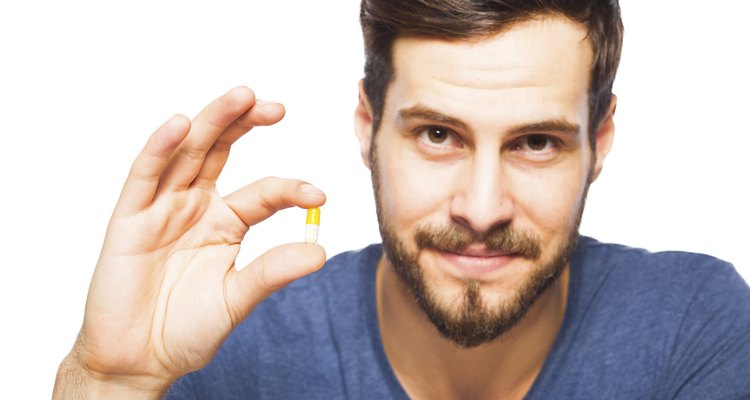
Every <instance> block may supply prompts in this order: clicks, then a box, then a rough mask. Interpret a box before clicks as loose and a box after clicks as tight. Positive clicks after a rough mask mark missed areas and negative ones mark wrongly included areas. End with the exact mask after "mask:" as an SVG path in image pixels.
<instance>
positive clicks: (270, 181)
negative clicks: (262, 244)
mask: <svg viewBox="0 0 750 400" xmlns="http://www.w3.org/2000/svg"><path fill="white" fill-rule="evenodd" d="M224 200H225V201H226V203H227V205H228V206H229V208H231V209H232V211H234V213H235V214H237V216H238V217H239V218H240V219H241V220H242V222H244V223H245V225H247V226H252V225H255V224H257V223H259V222H261V221H263V220H265V219H266V218H268V217H270V216H271V215H273V214H274V213H276V212H277V211H279V210H283V209H285V208H289V207H294V206H297V207H302V208H310V207H319V206H322V205H323V203H325V201H326V196H325V194H324V193H323V192H322V191H321V190H320V189H318V188H316V187H315V186H313V185H311V184H309V183H307V182H304V181H300V180H296V179H282V178H276V177H268V178H263V179H261V180H259V181H256V182H254V183H251V184H249V185H247V186H245V187H243V188H242V189H240V190H238V191H236V192H234V193H232V194H230V195H228V196H226V197H225V198H224Z"/></svg>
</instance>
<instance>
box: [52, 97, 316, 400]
mask: <svg viewBox="0 0 750 400" xmlns="http://www.w3.org/2000/svg"><path fill="white" fill-rule="evenodd" d="M283 115H284V108H283V106H281V105H280V104H276V103H263V102H260V101H256V100H255V95H254V94H253V92H252V91H251V90H250V89H247V88H244V87H240V88H235V89H232V90H231V91H229V92H228V93H226V94H225V95H224V96H222V97H220V98H218V99H216V100H215V101H213V102H212V103H211V104H209V105H208V106H207V107H206V108H205V109H203V111H201V113H200V114H199V115H198V116H197V117H196V118H195V119H194V120H193V121H192V123H191V121H190V120H189V119H187V118H186V117H184V116H179V115H178V116H175V117H173V118H171V119H170V120H169V121H167V122H166V123H165V124H164V125H162V126H161V127H160V128H159V129H157V130H156V131H155V132H154V133H153V134H152V135H151V137H150V138H149V140H148V142H147V143H146V146H145V147H144V148H143V150H142V151H141V153H140V154H139V155H138V157H137V158H136V160H135V162H134V163H133V166H132V168H131V171H130V174H129V176H128V178H127V181H126V182H125V185H124V187H123V190H122V194H121V196H120V199H119V201H118V204H117V206H116V208H115V211H114V214H113V216H112V219H111V221H110V224H109V227H108V229H107V235H106V238H105V241H104V245H103V248H102V253H101V255H100V258H99V261H98V263H97V266H96V270H95V272H94V277H93V279H92V282H91V287H90V289H89V296H88V300H87V303H86V313H85V317H84V322H83V326H82V328H81V332H80V334H79V336H78V339H77V341H76V344H75V346H74V348H73V350H72V351H71V353H70V355H68V357H67V358H66V359H65V360H64V361H63V364H62V365H61V368H60V371H59V372H58V378H57V383H56V387H55V397H56V398H73V396H83V397H85V396H86V395H90V396H93V395H94V393H97V394H96V396H97V398H103V397H106V395H107V394H110V395H121V396H127V397H128V398H135V397H139V396H140V397H144V398H158V397H159V396H160V393H161V392H163V390H165V389H166V388H167V387H168V386H169V384H170V383H171V382H172V381H173V380H174V379H176V378H177V377H179V376H181V375H183V374H185V373H187V372H190V371H193V370H196V369H199V368H201V367H203V366H204V365H206V364H207V363H208V362H209V361H210V360H211V358H212V357H213V356H214V354H215V353H216V351H217V350H218V348H219V346H220V345H221V343H222V341H223V340H224V339H225V338H226V337H227V335H228V334H229V333H230V332H231V330H232V329H233V328H234V327H235V326H237V324H239V323H240V322H241V321H242V320H243V319H245V317H247V315H248V314H249V313H250V312H251V311H252V309H253V307H255V305H257V304H258V303H259V302H261V301H262V300H263V299H264V298H265V297H267V296H268V295H269V294H271V293H272V292H273V291H275V290H277V289H279V288H281V287H283V286H284V285H286V284H288V283H289V282H291V281H293V280H294V279H297V278H299V277H301V276H304V275H306V274H309V273H311V272H313V271H316V270H317V269H319V268H320V267H321V266H322V265H323V263H324V262H325V252H324V250H323V249H322V248H321V247H320V246H318V245H313V244H304V243H297V244H286V245H282V246H279V247H276V248H274V249H272V250H270V251H268V252H267V253H265V254H263V255H262V256H260V257H259V258H257V259H256V260H254V261H253V262H251V263H250V264H249V265H248V266H247V267H246V268H244V269H242V270H240V271H238V270H237V269H235V264H234V262H235V258H236V257H237V254H238V252H239V249H240V242H241V241H242V239H243V237H244V235H245V233H246V232H247V230H248V228H249V227H250V226H252V225H255V224H257V223H259V222H261V221H263V220H264V219H266V218H268V217H270V216H271V215H273V214H274V213H275V212H276V211H278V210H280V209H283V208H287V207H292V206H298V207H303V208H307V207H314V206H320V205H321V204H323V203H324V202H325V195H324V194H323V193H322V192H320V191H319V190H318V189H316V188H314V187H313V186H311V185H309V184H307V183H304V182H301V181H297V180H288V179H280V178H266V179H263V180H260V181H257V182H255V183H252V184H250V185H248V186H246V187H244V188H242V189H240V190H238V191H236V192H235V193H232V194H230V195H228V196H226V197H224V198H222V197H221V196H220V195H219V194H218V193H217V192H216V188H215V183H216V179H217V178H218V176H219V174H220V173H221V170H222V168H223V167H224V164H225V163H226V160H227V157H228V155H229V149H230V147H231V145H232V144H233V143H234V142H235V141H236V140H237V139H239V138H240V137H241V136H242V135H244V134H245V133H246V132H247V131H249V130H250V129H251V128H253V127H255V126H260V125H271V124H274V123H276V122H278V121H279V120H280V119H281V118H282V117H283Z"/></svg>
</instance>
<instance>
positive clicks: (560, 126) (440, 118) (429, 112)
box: [398, 104, 581, 136]
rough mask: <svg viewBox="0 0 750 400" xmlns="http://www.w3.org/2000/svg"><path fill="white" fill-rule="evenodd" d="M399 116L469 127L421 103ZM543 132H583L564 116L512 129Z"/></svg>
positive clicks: (513, 132)
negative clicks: (563, 117)
mask: <svg viewBox="0 0 750 400" xmlns="http://www.w3.org/2000/svg"><path fill="white" fill-rule="evenodd" d="M398 117H399V119H401V120H408V119H425V120H428V121H434V122H437V123H441V124H446V125H450V126H453V127H456V128H459V129H467V125H466V123H464V122H463V121H461V120H460V119H458V118H455V117H451V116H450V115H447V114H445V113H442V112H440V111H437V110H433V109H431V108H429V107H426V106H424V105H421V104H417V105H415V106H412V107H409V108H404V109H402V110H400V111H399V112H398ZM541 132H556V133H562V134H567V135H572V136H576V135H579V134H580V133H581V126H580V125H578V124H575V123H572V122H569V121H566V120H564V119H562V118H552V119H548V120H543V121H538V122H531V123H525V124H521V125H517V126H514V127H512V128H511V129H510V134H513V135H518V134H524V133H541Z"/></svg>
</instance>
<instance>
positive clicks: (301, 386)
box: [172, 245, 381, 399]
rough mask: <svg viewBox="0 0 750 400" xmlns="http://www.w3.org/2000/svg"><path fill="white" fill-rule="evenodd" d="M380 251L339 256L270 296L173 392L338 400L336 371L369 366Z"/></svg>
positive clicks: (345, 379)
mask: <svg viewBox="0 0 750 400" xmlns="http://www.w3.org/2000/svg"><path fill="white" fill-rule="evenodd" d="M380 254H381V248H380V246H379V245H371V246H368V247H366V248H364V249H361V250H357V251H349V252H346V253H342V254H339V255H337V256H335V257H333V258H331V259H330V260H328V261H327V262H326V264H325V265H324V266H323V268H322V269H321V270H320V271H318V272H316V273H314V274H311V275H308V276H306V277H304V278H301V279H299V280H297V281H295V282H293V283H291V284H289V285H288V286H287V287H285V288H284V289H282V290H280V291H278V292H276V293H274V294H273V295H271V296H270V297H269V298H268V299H266V300H265V301H263V302H262V303H261V304H259V305H258V306H257V307H256V308H255V310H253V312H252V313H251V314H250V316H249V317H248V318H247V319H246V320H245V321H244V322H242V323H241V324H240V325H239V326H238V327H237V328H236V329H235V330H234V331H233V332H232V334H231V335H230V336H229V337H228V338H227V340H226V341H225V342H224V344H223V345H222V346H221V348H220V349H219V352H218V353H217V354H216V357H215V358H214V359H213V360H212V361H211V363H209V365H208V366H206V367H205V368H204V369H202V370H200V371H198V372H196V373H193V374H191V375H188V376H186V377H185V378H183V379H182V380H181V381H179V382H178V384H176V385H175V386H174V387H173V388H172V393H178V392H180V391H182V392H186V393H194V394H196V396H197V397H198V398H206V399H210V398H217V399H218V398H248V397H250V398H303V397H304V398H337V397H345V396H343V395H342V392H341V391H342V390H343V389H342V388H343V387H344V386H345V385H346V384H349V385H351V383H350V382H349V381H350V380H351V377H350V376H348V375H347V374H346V373H343V372H342V373H336V372H341V371H343V370H342V367H343V364H347V365H358V363H362V364H365V363H366V364H368V365H370V366H372V365H373V364H374V363H373V362H371V359H373V358H374V357H375V356H374V355H372V351H371V349H372V348H374V346H373V345H372V343H373V341H374V340H373V333H372V330H373V329H374V327H373V326H371V325H372V321H375V320H376V318H375V317H374V315H375V312H374V310H375V305H374V289H373V288H374V276H375V270H376V267H377V262H378V260H379V258H380ZM371 369H372V370H374V369H373V368H371ZM374 374H375V372H372V373H371V375H374ZM367 376H369V375H367ZM174 398H177V397H174Z"/></svg>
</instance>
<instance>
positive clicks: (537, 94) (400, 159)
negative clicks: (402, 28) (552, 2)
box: [358, 17, 611, 347]
mask: <svg viewBox="0 0 750 400" xmlns="http://www.w3.org/2000/svg"><path fill="white" fill-rule="evenodd" d="M585 36H586V31H585V28H584V27H583V26H581V25H578V24H575V23H573V22H571V21H569V20H567V19H564V18H552V17H551V18H547V19H542V20H532V21H528V22H524V23H521V24H518V25H516V26H515V27H514V28H512V29H510V30H509V31H506V32H504V33H502V34H500V35H497V36H493V37H491V38H487V39H481V40H480V39H477V40H473V41H459V40H456V41H442V40H435V39H423V38H407V37H402V38H399V39H397V40H396V42H395V43H394V47H393V67H394V72H395V75H394V78H393V80H392V82H391V84H390V86H389V87H388V93H387V97H386V101H385V106H384V110H383V116H382V121H381V126H380V128H379V131H378V132H377V134H376V136H375V138H374V141H372V142H371V141H370V139H371V132H368V123H369V121H371V120H368V118H367V117H366V116H365V117H363V116H362V115H366V114H367V113H360V112H358V135H359V137H360V141H361V143H362V146H363V155H364V156H365V161H366V162H367V163H368V164H369V165H370V167H371V169H372V171H373V180H374V187H375V192H376V201H377V207H378V218H379V222H380V227H381V234H382V236H383V243H384V246H385V252H386V255H387V259H386V265H388V263H390V265H391V266H392V267H393V268H394V270H395V271H396V272H397V273H398V275H399V276H400V277H401V279H402V281H403V282H404V283H405V284H406V287H409V288H410V290H411V292H412V294H413V295H414V296H415V297H416V299H417V302H418V303H419V304H420V306H421V307H422V309H423V310H424V311H425V312H426V313H427V315H428V317H429V318H430V319H431V320H432V322H433V323H434V324H435V325H436V327H437V328H438V330H439V331H440V332H441V333H442V334H443V335H444V336H446V337H448V338H450V339H452V340H454V341H455V342H457V343H458V344H461V345H463V346H467V347H471V346H476V345H478V344H481V343H484V342H487V341H490V340H493V339H494V338H496V337H497V336H499V335H501V334H502V333H503V332H505V331H507V330H508V329H510V328H511V327H512V326H513V325H514V324H515V323H516V322H517V321H518V320H519V319H520V318H521V317H522V316H523V315H524V314H525V312H526V310H527V309H528V308H529V307H530V306H531V304H533V303H534V301H535V300H536V298H537V297H538V296H540V295H541V294H542V293H544V290H545V289H546V288H547V287H548V286H549V285H550V284H552V283H553V282H554V281H555V279H556V278H557V276H558V275H559V273H560V271H561V270H562V269H563V268H564V266H565V264H566V263H567V258H568V256H569V254H570V252H571V250H572V248H573V246H574V243H575V239H576V237H577V227H578V223H579V222H580V215H581V212H582V210H583V204H584V200H585V196H586V191H587V188H588V184H589V183H590V180H591V179H592V176H595V175H596V174H597V173H598V171H599V169H600V168H601V164H600V163H601V159H603V157H604V155H605V153H606V151H607V150H608V143H609V142H610V139H611V131H609V130H606V129H605V130H604V134H601V136H603V137H601V138H599V140H602V141H604V144H603V145H599V146H597V150H596V151H597V153H598V154H597V155H598V158H595V157H594V155H593V154H592V151H591V149H590V145H589V143H588V138H587V136H588V135H587V132H588V126H587V121H588V95H587V91H588V84H589V75H590V71H591V63H592V57H593V56H592V50H591V45H590V42H589V41H588V40H587V39H585ZM369 127H370V128H371V125H369ZM370 145H372V148H370ZM595 160H596V161H595Z"/></svg>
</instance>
